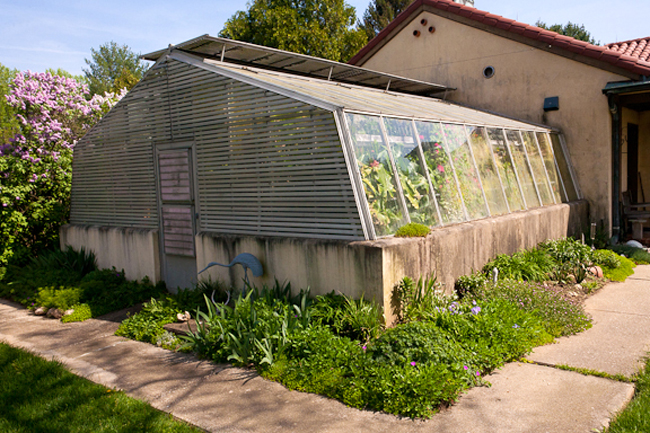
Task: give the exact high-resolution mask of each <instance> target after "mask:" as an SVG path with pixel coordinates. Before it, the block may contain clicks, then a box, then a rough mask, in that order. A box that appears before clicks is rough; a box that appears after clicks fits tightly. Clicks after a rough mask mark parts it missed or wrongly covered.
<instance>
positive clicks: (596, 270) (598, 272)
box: [587, 266, 603, 278]
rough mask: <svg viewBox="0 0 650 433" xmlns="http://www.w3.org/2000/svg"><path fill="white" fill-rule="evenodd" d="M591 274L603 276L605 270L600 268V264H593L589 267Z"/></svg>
mask: <svg viewBox="0 0 650 433" xmlns="http://www.w3.org/2000/svg"><path fill="white" fill-rule="evenodd" d="M587 271H589V273H590V274H591V275H594V276H596V277H598V278H603V270H602V269H601V268H600V266H592V267H590V268H589V269H587Z"/></svg>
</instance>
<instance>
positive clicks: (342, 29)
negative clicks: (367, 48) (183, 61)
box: [219, 0, 367, 62]
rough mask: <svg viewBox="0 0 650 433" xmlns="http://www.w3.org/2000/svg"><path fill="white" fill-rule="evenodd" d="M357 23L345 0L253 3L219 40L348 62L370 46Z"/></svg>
mask: <svg viewBox="0 0 650 433" xmlns="http://www.w3.org/2000/svg"><path fill="white" fill-rule="evenodd" d="M355 20H356V13H355V9H354V7H352V6H350V5H348V4H347V3H346V2H345V0H253V2H252V3H249V8H248V10H247V11H239V12H237V13H236V14H235V15H233V16H232V17H230V19H228V21H226V24H225V26H224V28H223V30H221V32H220V33H219V36H221V37H225V38H229V39H235V40H239V41H244V42H250V43H253V44H257V45H264V46H267V47H272V48H278V49H281V50H286V51H292V52H294V53H301V54H308V55H310V56H315V57H321V58H325V59H329V60H336V61H340V62H345V61H347V60H348V59H349V58H350V57H352V56H353V55H354V54H355V53H356V52H357V51H359V50H360V49H361V48H362V47H363V46H364V45H365V44H366V42H367V38H366V34H365V32H364V31H363V30H361V29H360V28H358V27H356V26H355Z"/></svg>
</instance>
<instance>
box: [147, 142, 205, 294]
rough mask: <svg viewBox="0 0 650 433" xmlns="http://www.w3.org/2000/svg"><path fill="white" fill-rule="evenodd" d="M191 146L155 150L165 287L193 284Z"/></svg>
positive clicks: (193, 211) (194, 256) (193, 205)
mask: <svg viewBox="0 0 650 433" xmlns="http://www.w3.org/2000/svg"><path fill="white" fill-rule="evenodd" d="M192 156H193V155H192V148H191V146H188V145H185V146H184V147H182V148H171V149H169V148H168V149H165V150H158V152H157V162H158V164H157V165H158V183H159V197H160V210H161V212H160V215H161V217H160V235H161V237H160V239H161V249H162V257H163V260H162V262H163V263H162V265H163V273H164V276H165V282H166V283H167V287H168V288H169V289H170V290H171V291H173V292H175V291H176V289H177V288H179V287H180V288H186V287H191V286H192V285H193V284H196V249H195V245H194V235H195V232H196V230H195V204H194V186H193V181H192V180H193V172H194V170H193V166H194V164H193V157H192Z"/></svg>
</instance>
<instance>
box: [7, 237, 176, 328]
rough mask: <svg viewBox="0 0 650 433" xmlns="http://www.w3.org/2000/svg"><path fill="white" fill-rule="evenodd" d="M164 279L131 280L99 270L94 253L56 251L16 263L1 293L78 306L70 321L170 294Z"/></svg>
mask: <svg viewBox="0 0 650 433" xmlns="http://www.w3.org/2000/svg"><path fill="white" fill-rule="evenodd" d="M166 292H167V290H166V288H165V285H164V283H159V284H157V285H153V284H152V283H151V282H150V281H149V280H148V279H146V278H145V279H144V280H143V281H141V282H137V281H127V279H126V277H125V275H124V272H123V271H117V270H115V269H97V264H96V259H95V256H94V254H93V253H92V252H86V251H84V250H83V249H81V250H80V251H75V250H74V249H72V248H71V247H67V248H66V249H64V250H62V251H61V250H53V251H50V252H46V253H43V254H41V255H40V256H38V257H36V258H34V259H32V260H31V261H30V262H29V263H28V264H27V265H26V266H23V267H20V266H13V265H10V266H8V267H7V268H6V271H5V272H4V275H3V276H2V279H1V280H0V297H3V298H6V299H10V300H13V301H15V302H18V303H20V304H22V305H24V306H25V307H28V308H36V307H45V308H48V309H49V308H55V309H58V310H61V311H65V310H68V309H73V310H74V313H73V314H72V315H70V316H65V317H64V318H63V320H64V321H67V322H69V321H79V320H85V319H88V318H90V317H97V316H101V315H103V314H106V313H109V312H112V311H116V310H120V309H122V308H126V307H129V306H132V305H134V304H137V303H139V302H142V301H144V300H146V299H150V298H151V297H152V296H160V295H161V294H163V293H166Z"/></svg>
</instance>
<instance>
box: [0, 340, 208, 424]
mask: <svg viewBox="0 0 650 433" xmlns="http://www.w3.org/2000/svg"><path fill="white" fill-rule="evenodd" d="M0 383H2V386H1V387H0V407H2V410H1V411H0V429H1V430H2V431H5V432H61V433H67V432H97V433H108V432H133V433H135V432H150V433H163V432H165V433H190V432H192V433H198V432H199V431H200V430H198V429H196V428H194V427H192V426H190V425H188V424H185V423H183V422H179V421H177V420H175V419H174V418H173V417H172V416H171V415H169V414H166V413H164V412H160V411H157V410H155V409H153V408H152V407H151V406H149V405H148V404H146V403H144V402H142V401H139V400H136V399H133V398H131V397H128V396H127V395H126V394H125V393H123V392H121V391H114V390H112V389H107V388H105V387H103V386H101V385H97V384H95V383H93V382H91V381H89V380H86V379H83V378H81V377H78V376H75V375H73V374H72V373H70V372H68V371H67V370H66V369H65V368H63V367H62V366H61V364H60V363H58V362H51V361H46V360H45V359H43V358H41V357H38V356H35V355H32V354H30V353H28V352H25V351H22V350H19V349H15V348H12V347H10V346H8V345H6V344H1V343H0Z"/></svg>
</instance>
